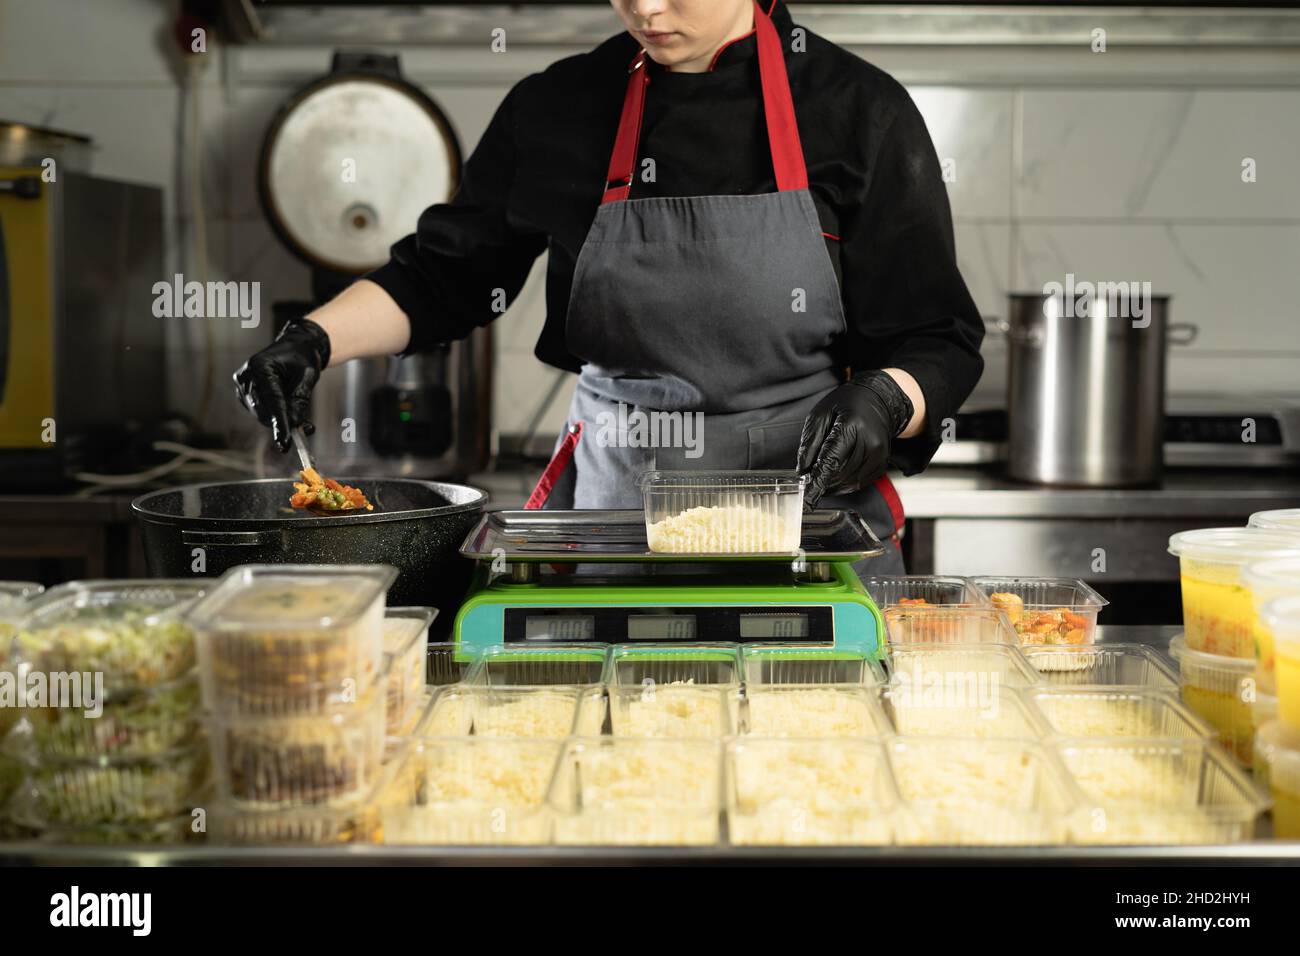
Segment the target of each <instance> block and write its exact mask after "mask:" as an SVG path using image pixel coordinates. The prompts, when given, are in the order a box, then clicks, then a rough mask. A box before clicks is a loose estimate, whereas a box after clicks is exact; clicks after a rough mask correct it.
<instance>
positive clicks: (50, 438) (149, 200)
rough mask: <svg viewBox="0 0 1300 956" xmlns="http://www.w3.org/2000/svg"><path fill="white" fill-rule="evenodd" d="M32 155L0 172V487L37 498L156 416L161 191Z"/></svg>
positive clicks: (160, 368)
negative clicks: (50, 177) (49, 165)
mask: <svg viewBox="0 0 1300 956" xmlns="http://www.w3.org/2000/svg"><path fill="white" fill-rule="evenodd" d="M59 135H60V136H63V134H59ZM13 137H14V133H13V128H12V126H10V127H8V128H7V129H6V128H0V144H4V145H3V149H4V152H5V154H6V155H8V154H9V153H11V152H13V153H15V155H18V154H19V151H17V149H16V147H14V149H12V150H11V149H10V145H11V144H12V143H13V142H14V140H13ZM65 138H66V137H65ZM74 139H75V138H74ZM25 142H27V144H28V145H29V146H30V145H32V142H31V141H30V140H25ZM36 152H37V153H39V152H40V149H39V148H37V150H36ZM30 160H31V165H20V166H9V165H0V187H3V186H9V187H10V188H0V484H2V485H4V486H5V487H9V488H15V487H30V488H39V489H40V490H41V491H45V492H48V491H49V490H50V488H51V485H55V484H58V483H61V482H62V481H63V480H64V479H65V477H66V476H68V475H69V474H71V473H73V472H77V471H95V470H103V469H104V468H105V467H106V466H107V465H108V464H109V463H110V462H111V461H113V460H114V459H115V457H117V456H119V455H121V454H122V453H123V451H124V449H125V448H126V447H127V446H128V445H129V444H130V443H129V442H128V441H126V440H124V436H126V435H129V434H130V433H131V431H132V429H133V428H135V427H136V426H138V425H142V424H149V423H151V422H152V421H153V420H154V419H155V418H157V417H160V416H161V415H162V411H161V409H160V408H159V405H158V396H159V395H162V394H165V376H164V367H165V364H164V363H165V356H164V350H163V348H164V346H163V327H164V324H165V322H164V320H163V319H160V318H158V317H156V316H155V315H154V313H153V301H154V293H153V291H152V290H153V285H154V283H156V282H158V281H159V280H160V279H162V278H163V255H162V191H161V190H160V189H157V188H155V187H152V186H140V185H135V184H130V183H120V182H114V181H111V180H107V179H99V178H96V177H93V176H88V175H84V174H81V173H76V172H73V171H71V170H70V169H69V168H67V166H59V165H57V164H56V167H55V169H56V175H57V180H56V182H54V183H47V182H45V181H43V179H42V171H43V170H42V167H41V166H40V160H39V159H38V158H37V157H36V156H35V155H32V156H31V157H30ZM69 165H73V164H69ZM11 184H12V185H11Z"/></svg>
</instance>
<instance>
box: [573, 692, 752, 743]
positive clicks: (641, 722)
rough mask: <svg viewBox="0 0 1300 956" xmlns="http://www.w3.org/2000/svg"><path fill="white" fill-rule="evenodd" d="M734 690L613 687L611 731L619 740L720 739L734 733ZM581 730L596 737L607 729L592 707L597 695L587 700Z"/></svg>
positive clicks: (610, 694) (609, 699)
mask: <svg viewBox="0 0 1300 956" xmlns="http://www.w3.org/2000/svg"><path fill="white" fill-rule="evenodd" d="M737 693H738V690H736V689H734V688H727V687H722V686H714V685H708V684H705V685H689V684H646V685H644V686H640V687H638V686H634V685H633V686H623V687H610V688H609V691H608V694H607V697H606V706H607V707H608V712H609V727H610V732H611V733H612V734H613V735H614V736H615V737H696V738H719V737H724V736H726V735H727V734H729V733H731V710H732V700H733V698H734V696H735V695H736V694H737ZM583 703H584V710H585V713H584V714H583V715H582V717H581V719H580V728H579V729H580V730H581V731H582V732H583V733H585V734H588V735H590V734H592V733H594V732H596V731H597V729H598V728H600V727H601V726H603V724H604V722H603V721H599V722H598V721H597V719H596V715H595V714H594V713H593V712H592V711H591V709H590V708H591V706H592V705H596V706H599V704H598V697H597V695H595V694H592V695H589V696H588V697H587V698H585V699H584V702H583Z"/></svg>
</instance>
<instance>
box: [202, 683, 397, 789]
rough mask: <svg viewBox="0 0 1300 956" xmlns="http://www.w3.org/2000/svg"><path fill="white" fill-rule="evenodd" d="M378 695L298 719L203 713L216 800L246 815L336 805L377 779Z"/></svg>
mask: <svg viewBox="0 0 1300 956" xmlns="http://www.w3.org/2000/svg"><path fill="white" fill-rule="evenodd" d="M385 710H386V707H385V695H384V693H383V690H382V689H381V688H376V689H373V690H372V691H371V693H370V694H369V695H368V696H367V697H365V698H362V699H361V700H359V701H356V702H353V703H338V704H334V705H332V706H330V707H329V708H327V709H325V710H323V711H320V712H318V713H314V714H310V715H308V716H301V717H257V716H252V717H250V716H239V717H225V716H220V715H210V716H209V718H208V721H207V726H208V735H209V737H210V738H211V743H212V757H213V764H214V767H215V781H216V793H217V798H218V799H219V800H221V801H224V802H235V803H237V804H238V805H239V806H240V807H241V808H243V809H246V810H255V809H268V810H270V809H281V810H284V809H291V808H294V807H318V806H321V805H329V804H333V805H341V804H346V803H349V802H355V801H357V800H360V799H361V798H362V797H363V796H364V795H365V794H366V793H367V791H369V790H370V788H371V787H373V786H374V785H375V784H376V782H377V781H378V779H379V773H380V766H381V764H382V762H383V754H384V714H385Z"/></svg>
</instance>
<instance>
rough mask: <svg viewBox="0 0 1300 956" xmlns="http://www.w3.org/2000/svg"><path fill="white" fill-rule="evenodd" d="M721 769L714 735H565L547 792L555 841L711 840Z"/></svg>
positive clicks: (718, 809)
mask: <svg viewBox="0 0 1300 956" xmlns="http://www.w3.org/2000/svg"><path fill="white" fill-rule="evenodd" d="M721 775H722V744H721V742H719V741H714V740H690V739H683V738H677V739H668V738H660V739H633V738H627V737H594V738H574V739H571V740H569V741H567V742H566V743H565V745H564V750H563V752H562V753H561V755H560V760H559V763H558V765H557V768H556V773H555V776H554V779H553V780H552V781H551V788H550V791H549V792H548V794H547V802H548V804H549V806H550V807H551V809H552V811H553V813H554V820H555V842H556V843H558V844H561V845H578V846H655V845H659V846H665V845H666V846H711V845H713V844H715V843H717V842H718V840H719V816H720V814H721V804H722V783H721Z"/></svg>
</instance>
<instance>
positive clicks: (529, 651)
mask: <svg viewBox="0 0 1300 956" xmlns="http://www.w3.org/2000/svg"><path fill="white" fill-rule="evenodd" d="M608 661H609V645H608V644H594V643H590V644H581V643H554V644H552V643H548V644H546V645H545V646H540V647H539V646H529V645H515V644H505V645H502V646H498V647H489V648H487V649H486V650H485V651H484V652H483V654H482V655H481V656H480V657H479V661H478V667H477V668H475V669H474V670H473V672H472V673H471V674H470V676H469V677H468V678H467V680H468V681H469V682H470V683H478V684H485V685H487V686H489V687H502V686H506V687H509V686H517V685H526V686H527V685H531V686H537V685H546V684H563V685H568V686H581V685H588V684H599V683H601V682H602V681H603V680H604V679H605V667H606V665H607V663H608Z"/></svg>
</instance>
